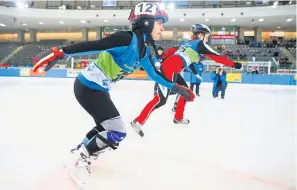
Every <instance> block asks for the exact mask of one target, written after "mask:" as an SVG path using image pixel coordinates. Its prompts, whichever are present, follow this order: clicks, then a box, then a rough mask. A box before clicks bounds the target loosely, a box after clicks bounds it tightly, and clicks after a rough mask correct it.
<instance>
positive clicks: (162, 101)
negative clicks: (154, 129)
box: [154, 73, 188, 108]
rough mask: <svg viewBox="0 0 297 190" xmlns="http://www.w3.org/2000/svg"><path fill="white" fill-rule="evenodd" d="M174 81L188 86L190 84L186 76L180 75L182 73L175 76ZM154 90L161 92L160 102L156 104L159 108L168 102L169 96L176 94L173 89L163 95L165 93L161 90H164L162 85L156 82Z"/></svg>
mask: <svg viewBox="0 0 297 190" xmlns="http://www.w3.org/2000/svg"><path fill="white" fill-rule="evenodd" d="M173 82H175V83H177V84H179V85H181V86H184V87H187V88H188V84H187V83H186V81H185V80H184V78H183V77H182V76H181V75H180V73H178V74H176V75H175V76H174V80H173ZM154 90H155V91H156V90H158V92H159V93H158V94H159V95H160V102H159V103H158V104H157V105H156V107H155V108H159V107H161V106H163V105H164V104H166V101H167V99H168V96H169V95H174V94H175V93H172V92H171V91H168V92H167V94H166V95H163V93H162V92H161V91H162V90H161V87H160V86H159V85H158V84H157V83H156V84H155V87H154Z"/></svg>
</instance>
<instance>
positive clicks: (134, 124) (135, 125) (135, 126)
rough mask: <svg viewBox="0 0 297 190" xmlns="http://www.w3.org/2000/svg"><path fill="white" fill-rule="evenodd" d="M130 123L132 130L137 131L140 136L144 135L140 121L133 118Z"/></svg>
mask: <svg viewBox="0 0 297 190" xmlns="http://www.w3.org/2000/svg"><path fill="white" fill-rule="evenodd" d="M130 125H131V126H132V128H133V129H134V131H135V132H136V133H138V134H139V135H140V136H141V137H143V136H144V133H143V131H142V130H141V127H142V125H141V124H140V123H138V121H136V120H133V121H132V122H131V123H130Z"/></svg>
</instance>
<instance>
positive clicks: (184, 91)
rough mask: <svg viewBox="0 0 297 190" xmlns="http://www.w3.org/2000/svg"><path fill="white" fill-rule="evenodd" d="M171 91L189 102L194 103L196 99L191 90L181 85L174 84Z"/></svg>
mask: <svg viewBox="0 0 297 190" xmlns="http://www.w3.org/2000/svg"><path fill="white" fill-rule="evenodd" d="M171 90H172V91H173V92H176V93H178V94H179V95H181V96H183V97H184V98H185V100H186V101H187V102H192V101H194V99H195V94H194V93H193V91H192V90H191V89H189V88H186V87H184V86H181V85H179V84H174V86H173V88H172V89H171Z"/></svg>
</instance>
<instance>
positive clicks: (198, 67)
mask: <svg viewBox="0 0 297 190" xmlns="http://www.w3.org/2000/svg"><path fill="white" fill-rule="evenodd" d="M194 68H195V70H196V71H197V74H198V75H196V76H195V80H194V81H193V80H191V83H190V89H191V90H192V91H193V92H194V86H196V91H195V92H196V96H200V93H199V87H200V84H201V81H202V73H203V71H205V66H204V65H203V63H202V62H201V61H198V63H197V64H194Z"/></svg>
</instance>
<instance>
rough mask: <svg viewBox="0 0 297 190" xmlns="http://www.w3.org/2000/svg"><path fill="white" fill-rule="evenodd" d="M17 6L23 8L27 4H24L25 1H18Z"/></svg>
mask: <svg viewBox="0 0 297 190" xmlns="http://www.w3.org/2000/svg"><path fill="white" fill-rule="evenodd" d="M16 6H17V8H19V9H23V8H24V7H25V5H24V3H23V2H17V3H16Z"/></svg>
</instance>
